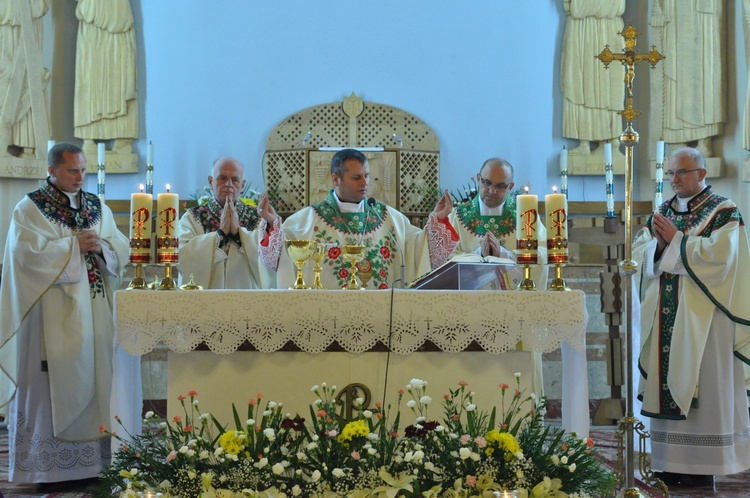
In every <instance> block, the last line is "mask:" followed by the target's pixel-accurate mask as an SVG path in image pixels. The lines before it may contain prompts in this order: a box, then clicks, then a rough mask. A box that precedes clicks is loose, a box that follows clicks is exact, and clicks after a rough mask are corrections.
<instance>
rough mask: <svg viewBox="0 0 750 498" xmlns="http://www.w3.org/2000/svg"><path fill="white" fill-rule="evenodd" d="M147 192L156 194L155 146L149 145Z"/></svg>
mask: <svg viewBox="0 0 750 498" xmlns="http://www.w3.org/2000/svg"><path fill="white" fill-rule="evenodd" d="M146 192H148V193H149V194H152V193H153V192H154V144H153V143H152V142H149V143H148V150H147V152H146Z"/></svg>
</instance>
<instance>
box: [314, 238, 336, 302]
mask: <svg viewBox="0 0 750 498" xmlns="http://www.w3.org/2000/svg"><path fill="white" fill-rule="evenodd" d="M334 245H336V244H329V243H326V242H318V246H317V247H316V248H315V252H314V253H313V255H312V259H313V261H315V267H314V268H313V272H315V280H313V284H312V285H311V286H310V288H311V289H320V290H325V286H323V284H322V283H321V282H320V272H321V271H323V267H322V266H320V264H321V263H322V262H323V259H325V257H326V254H327V253H328V248H330V247H332V246H334Z"/></svg>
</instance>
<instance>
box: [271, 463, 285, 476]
mask: <svg viewBox="0 0 750 498" xmlns="http://www.w3.org/2000/svg"><path fill="white" fill-rule="evenodd" d="M271 470H272V471H273V473H274V474H276V475H277V476H280V475H281V474H283V473H284V466H283V465H281V464H280V463H276V464H274V466H273V467H271Z"/></svg>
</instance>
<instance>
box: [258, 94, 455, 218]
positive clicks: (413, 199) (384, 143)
mask: <svg viewBox="0 0 750 498" xmlns="http://www.w3.org/2000/svg"><path fill="white" fill-rule="evenodd" d="M308 132H309V133H308ZM321 147H357V148H369V147H380V148H382V149H383V151H374V152H370V151H366V152H364V154H365V155H366V156H367V157H368V160H369V162H370V195H373V196H375V197H376V198H377V199H378V200H380V201H383V202H386V203H387V204H390V205H391V206H393V207H395V208H396V209H398V210H400V211H401V212H403V213H404V214H406V215H412V216H424V215H426V214H428V213H429V212H430V211H432V208H433V207H434V204H435V202H436V200H437V198H436V195H435V194H436V193H437V192H439V180H440V142H439V141H438V139H437V136H436V135H435V133H434V132H433V131H432V129H431V128H430V127H429V126H428V125H427V124H425V123H424V122H423V121H422V120H420V119H419V118H417V117H416V116H413V115H411V114H409V113H407V112H405V111H403V110H401V109H397V108H395V107H391V106H387V105H383V104H375V103H370V102H362V99H361V98H358V97H356V96H355V95H354V94H352V95H351V96H349V97H347V98H345V99H344V101H343V102H333V103H330V104H323V105H319V106H315V107H310V108H308V109H304V110H302V111H300V112H298V113H295V114H293V115H291V116H289V117H288V118H286V119H284V120H283V121H282V122H281V123H279V124H278V125H276V126H275V127H274V128H273V130H271V133H270V135H269V136H268V139H267V140H266V152H265V160H264V170H265V182H266V189H267V191H268V192H269V194H270V195H271V197H272V198H273V200H274V202H275V203H276V205H277V206H278V210H279V212H280V213H281V214H282V215H288V214H291V213H293V212H295V211H298V210H299V209H302V208H303V207H305V206H308V205H309V204H311V203H314V202H318V201H319V200H320V194H321V192H327V191H328V189H330V188H331V187H332V184H331V179H330V158H331V156H332V155H333V153H331V152H330V151H321V150H319V148H321ZM326 161H327V164H326ZM326 166H327V169H326Z"/></svg>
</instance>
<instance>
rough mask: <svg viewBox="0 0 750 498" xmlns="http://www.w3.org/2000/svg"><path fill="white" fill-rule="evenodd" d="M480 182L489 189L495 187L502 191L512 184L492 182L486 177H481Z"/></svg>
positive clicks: (496, 189)
mask: <svg viewBox="0 0 750 498" xmlns="http://www.w3.org/2000/svg"><path fill="white" fill-rule="evenodd" d="M479 183H481V184H482V187H484V188H486V189H487V190H489V189H491V188H494V189H495V191H497V192H502V191H503V190H507V189H508V187H510V185H508V184H507V183H502V182H500V183H497V184H495V183H492V182H491V181H489V180H487V179H486V178H482V177H481V176H480V177H479Z"/></svg>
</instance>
